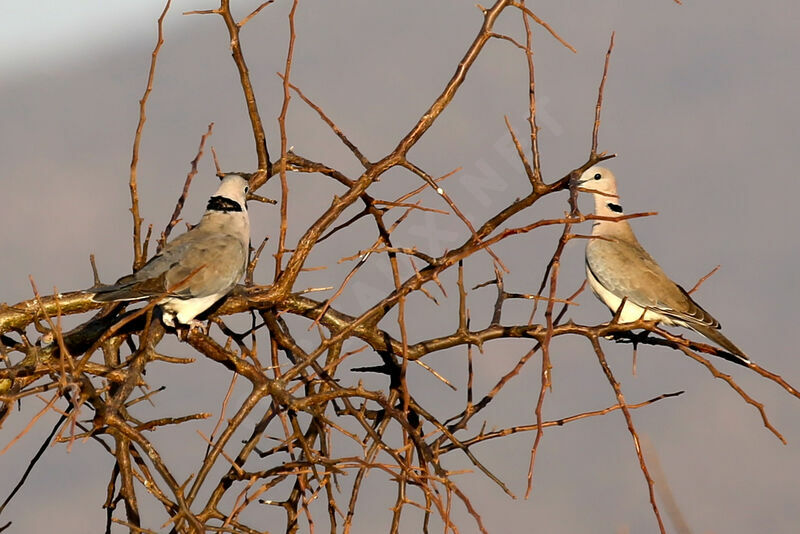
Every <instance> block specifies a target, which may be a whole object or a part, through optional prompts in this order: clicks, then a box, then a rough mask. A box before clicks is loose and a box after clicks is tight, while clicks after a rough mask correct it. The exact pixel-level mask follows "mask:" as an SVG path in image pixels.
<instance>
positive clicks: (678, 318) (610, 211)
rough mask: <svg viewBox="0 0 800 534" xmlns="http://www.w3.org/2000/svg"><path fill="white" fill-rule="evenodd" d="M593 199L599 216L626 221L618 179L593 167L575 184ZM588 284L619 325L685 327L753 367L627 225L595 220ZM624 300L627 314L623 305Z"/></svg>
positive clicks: (588, 254) (588, 248) (589, 248)
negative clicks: (651, 323)
mask: <svg viewBox="0 0 800 534" xmlns="http://www.w3.org/2000/svg"><path fill="white" fill-rule="evenodd" d="M573 185H577V186H579V187H580V190H582V191H586V192H590V193H593V194H594V205H595V214H596V215H600V216H604V217H609V218H617V217H620V216H622V215H623V212H622V206H621V204H620V201H619V196H618V195H617V184H616V180H615V178H614V175H613V174H612V173H611V171H609V170H608V169H605V168H603V167H597V166H595V167H591V168H589V169H588V170H586V171H584V173H583V174H582V175H581V177H580V178H579V179H578V180H577V181H575V182H574V183H573ZM586 278H587V279H588V280H589V284H590V285H591V287H592V291H593V292H594V294H595V295H596V296H597V298H599V299H600V300H601V301H603V303H604V304H605V305H606V306H608V307H609V308H610V309H611V311H612V313H617V311H619V322H620V323H630V322H634V321H638V320H639V319H644V320H646V321H659V322H662V323H664V324H667V325H677V326H683V327H685V328H690V329H692V330H694V331H695V332H698V333H699V334H702V335H703V336H705V337H706V338H708V339H709V340H711V341H713V342H714V343H716V344H717V345H719V346H720V347H722V348H723V349H725V351H726V352H728V353H730V355H731V356H732V357H733V361H737V362H738V363H743V364H745V365H746V364H748V363H750V358H748V356H747V355H746V354H745V353H744V352H742V351H741V350H740V349H739V348H738V347H737V346H736V345H734V344H733V343H732V342H731V341H730V340H729V339H728V338H727V337H725V336H724V335H722V333H721V332H720V330H719V328H720V325H719V323H718V322H717V320H716V319H714V318H713V317H712V316H711V315H710V314H709V313H708V312H706V311H705V310H704V309H703V308H701V307H700V305H699V304H697V303H696V302H695V301H694V300H693V299H692V297H690V296H689V294H688V293H687V292H686V291H685V290H684V289H683V288H682V287H681V286H679V285H677V284H676V283H675V282H673V281H672V280H671V279H670V278H669V277H668V276H667V275H666V274H665V273H664V271H663V270H662V269H661V267H660V266H659V265H658V263H656V261H655V260H654V259H653V258H652V257H651V256H650V254H648V253H647V251H646V250H645V249H644V248H642V245H641V244H639V241H638V240H637V239H636V236H635V235H634V234H633V230H632V229H631V226H630V224H628V221H627V220H596V221H595V222H594V225H593V228H592V238H591V239H589V241H588V243H587V244H586ZM623 299H625V304H624V306H623V308H622V310H619V307H620V304H622V302H623Z"/></svg>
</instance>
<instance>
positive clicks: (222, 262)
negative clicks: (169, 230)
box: [89, 174, 250, 328]
mask: <svg viewBox="0 0 800 534" xmlns="http://www.w3.org/2000/svg"><path fill="white" fill-rule="evenodd" d="M248 191H249V185H248V182H247V180H246V179H245V178H243V177H242V176H239V175H237V174H228V175H227V176H225V177H224V178H223V179H222V183H221V184H220V186H219V189H217V192H216V193H214V195H212V196H211V198H210V199H209V200H208V206H207V207H206V212H205V213H204V214H203V218H202V219H201V220H200V223H199V224H198V225H197V226H195V227H193V228H192V229H191V230H189V231H187V232H186V233H184V234H181V235H179V236H178V237H176V238H175V239H173V240H172V241H170V242H169V243H167V245H166V246H165V247H164V248H163V250H161V252H159V253H158V254H156V255H155V256H153V257H152V258H151V259H150V261H148V262H147V263H146V264H145V265H144V266H143V267H142V268H141V269H139V270H138V271H136V272H135V273H134V274H131V275H128V276H125V277H123V278H120V279H119V280H117V281H116V283H114V284H111V285H102V286H98V287H93V288H91V289H90V290H89V291H92V292H94V295H92V300H93V301H95V302H117V301H136V300H145V299H154V298H160V300H159V304H158V305H159V306H160V307H161V310H162V320H163V321H164V324H166V325H168V326H171V327H173V328H174V327H175V319H177V320H178V322H179V323H181V324H185V325H190V326H199V325H200V322H199V321H196V320H195V317H197V316H198V315H199V314H201V313H202V312H204V311H205V310H207V309H208V308H210V307H211V306H213V305H214V303H215V302H217V301H218V300H220V299H221V298H223V297H224V296H225V295H227V294H228V293H229V292H230V291H231V290H232V289H233V288H234V286H236V283H237V282H238V281H239V279H240V278H241V277H242V274H244V271H245V268H246V266H247V258H248V252H249V247H250V219H249V218H248V217H247V205H246V197H247V192H248Z"/></svg>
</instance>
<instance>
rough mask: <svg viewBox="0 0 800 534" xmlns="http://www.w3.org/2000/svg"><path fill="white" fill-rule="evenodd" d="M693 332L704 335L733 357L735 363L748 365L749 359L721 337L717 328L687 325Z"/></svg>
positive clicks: (730, 342) (729, 341)
mask: <svg viewBox="0 0 800 534" xmlns="http://www.w3.org/2000/svg"><path fill="white" fill-rule="evenodd" d="M689 326H690V327H691V328H692V329H693V330H694V331H696V332H697V333H699V334H702V335H704V336H705V337H707V338H708V339H710V340H711V341H713V342H714V343H716V344H717V345H719V346H720V347H722V348H723V349H725V351H726V352H728V353H730V354H731V356H734V357H735V360H732V361H735V362H736V363H743V364H745V365H747V364H749V363H750V358H749V357H748V356H747V354H745V353H744V352H743V351H742V350H741V349H740V348H739V347H737V346H736V345H734V344H733V341H731V340H730V339H728V338H727V337H725V336H724V335H722V332H720V331H719V330H718V329H717V328H713V327H711V326H706V325H701V324H691V325H689Z"/></svg>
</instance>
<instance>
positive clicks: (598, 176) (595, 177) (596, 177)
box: [594, 172, 603, 180]
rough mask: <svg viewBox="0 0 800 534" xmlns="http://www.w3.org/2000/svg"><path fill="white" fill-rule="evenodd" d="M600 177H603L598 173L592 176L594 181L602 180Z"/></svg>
mask: <svg viewBox="0 0 800 534" xmlns="http://www.w3.org/2000/svg"><path fill="white" fill-rule="evenodd" d="M602 177H603V176H602V175H601V174H600V173H599V172H598V173H597V174H595V175H594V179H595V180H599V179H600V178H602Z"/></svg>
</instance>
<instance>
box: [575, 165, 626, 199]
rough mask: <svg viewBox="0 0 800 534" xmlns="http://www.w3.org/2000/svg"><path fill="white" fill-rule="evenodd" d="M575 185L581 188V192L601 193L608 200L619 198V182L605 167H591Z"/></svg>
mask: <svg viewBox="0 0 800 534" xmlns="http://www.w3.org/2000/svg"><path fill="white" fill-rule="evenodd" d="M575 185H577V186H578V187H580V190H581V191H585V192H587V193H596V194H597V193H599V194H600V195H601V196H604V197H606V198H608V199H615V198H618V197H617V180H616V179H615V178H614V174H613V173H612V172H611V171H610V170H608V169H606V168H605V167H598V166H597V165H595V166H594V167H589V168H588V169H586V170H585V171H583V174H581V177H580V178H579V179H578V180H576V181H575Z"/></svg>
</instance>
